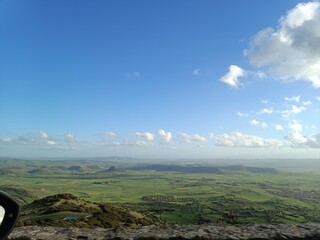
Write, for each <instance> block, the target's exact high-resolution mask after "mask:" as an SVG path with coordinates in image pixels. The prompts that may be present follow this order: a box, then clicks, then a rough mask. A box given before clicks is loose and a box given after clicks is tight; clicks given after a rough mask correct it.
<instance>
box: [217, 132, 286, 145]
mask: <svg viewBox="0 0 320 240" xmlns="http://www.w3.org/2000/svg"><path fill="white" fill-rule="evenodd" d="M215 145H216V146H224V147H281V146H282V145H283V143H282V141H281V140H278V139H274V138H261V137H258V136H254V135H246V134H243V133H240V132H234V133H231V134H226V133H224V134H221V135H217V136H216V142H215Z"/></svg>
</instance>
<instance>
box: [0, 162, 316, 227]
mask: <svg viewBox="0 0 320 240" xmlns="http://www.w3.org/2000/svg"><path fill="white" fill-rule="evenodd" d="M164 166H165V167H164ZM203 166H205V168H203ZM0 169H1V172H0V179H1V180H0V189H1V190H3V191H6V192H8V193H9V194H11V195H13V196H14V197H16V198H17V199H19V201H20V202H21V203H23V204H28V203H31V202H32V201H33V200H35V199H38V198H42V197H45V196H49V195H53V194H57V193H71V194H74V195H75V196H77V197H80V198H82V199H85V200H89V201H93V202H103V203H117V204H120V205H122V206H125V207H129V208H130V209H133V210H135V211H140V212H144V213H148V214H153V215H155V216H157V218H158V219H159V221H160V222H162V223H177V224H190V223H195V224H198V223H206V222H230V221H231V222H234V223H239V224H241V223H301V222H320V201H319V199H320V189H319V185H320V178H319V177H318V176H319V172H318V171H316V170H310V169H309V170H305V171H302V170H301V169H299V171H298V170H292V169H291V170H290V171H289V170H287V171H286V170H283V169H274V168H264V167H247V166H245V165H226V166H224V165H206V164H203V165H201V166H200V165H199V164H198V165H192V164H189V165H186V164H180V165H168V164H153V165H152V164H146V163H144V164H141V163H131V164H130V165H128V164H125V163H123V162H121V161H120V162H117V161H103V160H65V161H61V160H59V161H57V160H50V161H49V160H46V161H45V160H14V159H1V160H0ZM227 213H229V214H234V215H236V216H237V217H236V218H235V219H232V218H230V217H229V218H228V217H227V215H226V214H227Z"/></svg>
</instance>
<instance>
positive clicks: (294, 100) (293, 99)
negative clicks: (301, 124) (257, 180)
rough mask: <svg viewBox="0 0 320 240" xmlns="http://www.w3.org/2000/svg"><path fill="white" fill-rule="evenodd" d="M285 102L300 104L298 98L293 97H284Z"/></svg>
mask: <svg viewBox="0 0 320 240" xmlns="http://www.w3.org/2000/svg"><path fill="white" fill-rule="evenodd" d="M284 100H285V101H288V102H297V103H298V102H300V96H293V97H285V98H284Z"/></svg>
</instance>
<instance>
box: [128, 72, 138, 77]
mask: <svg viewBox="0 0 320 240" xmlns="http://www.w3.org/2000/svg"><path fill="white" fill-rule="evenodd" d="M140 76H141V74H140V72H137V71H136V72H132V73H127V78H138V77H140Z"/></svg>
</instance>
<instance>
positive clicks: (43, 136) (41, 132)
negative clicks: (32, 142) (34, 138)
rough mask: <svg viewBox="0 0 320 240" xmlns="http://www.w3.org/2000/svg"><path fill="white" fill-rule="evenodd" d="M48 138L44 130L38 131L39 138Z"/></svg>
mask: <svg viewBox="0 0 320 240" xmlns="http://www.w3.org/2000/svg"><path fill="white" fill-rule="evenodd" d="M48 138H49V136H48V134H47V133H46V132H44V131H40V139H41V140H43V141H44V140H47V139H48Z"/></svg>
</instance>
